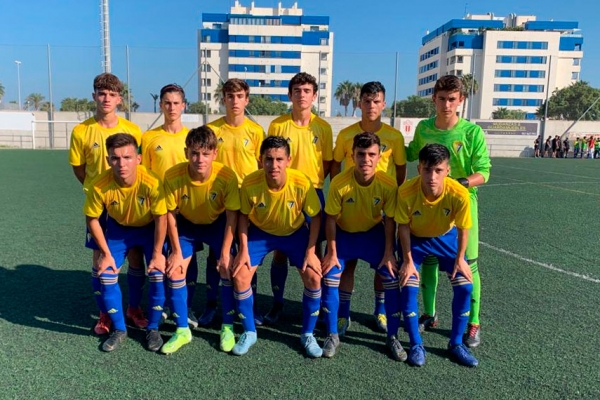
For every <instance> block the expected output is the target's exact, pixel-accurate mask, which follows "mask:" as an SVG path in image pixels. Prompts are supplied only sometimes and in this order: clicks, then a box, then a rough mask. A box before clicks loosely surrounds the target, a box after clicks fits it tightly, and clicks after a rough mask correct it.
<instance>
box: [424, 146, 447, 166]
mask: <svg viewBox="0 0 600 400" xmlns="http://www.w3.org/2000/svg"><path fill="white" fill-rule="evenodd" d="M448 160H450V151H448V148H447V147H446V146H443V145H441V144H438V143H430V144H426V145H425V147H423V148H422V149H421V151H419V163H420V164H423V165H425V166H426V167H435V166H436V165H438V164H440V163H442V162H444V161H448Z"/></svg>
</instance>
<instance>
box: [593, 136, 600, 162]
mask: <svg viewBox="0 0 600 400" xmlns="http://www.w3.org/2000/svg"><path fill="white" fill-rule="evenodd" d="M598 157H600V137H596V143H594V158H598Z"/></svg>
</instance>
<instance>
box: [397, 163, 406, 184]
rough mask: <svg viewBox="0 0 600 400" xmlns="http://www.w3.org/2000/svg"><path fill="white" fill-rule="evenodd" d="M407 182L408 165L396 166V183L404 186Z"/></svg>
mask: <svg viewBox="0 0 600 400" xmlns="http://www.w3.org/2000/svg"><path fill="white" fill-rule="evenodd" d="M405 180H406V164H404V165H396V183H397V184H398V186H400V185H402V184H403V183H404V181H405Z"/></svg>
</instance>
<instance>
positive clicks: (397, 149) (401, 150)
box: [393, 133, 406, 165]
mask: <svg viewBox="0 0 600 400" xmlns="http://www.w3.org/2000/svg"><path fill="white" fill-rule="evenodd" d="M398 136H399V137H398V140H396V143H395V146H394V149H393V154H394V164H396V165H405V164H406V148H405V147H404V136H402V134H401V133H399V134H398Z"/></svg>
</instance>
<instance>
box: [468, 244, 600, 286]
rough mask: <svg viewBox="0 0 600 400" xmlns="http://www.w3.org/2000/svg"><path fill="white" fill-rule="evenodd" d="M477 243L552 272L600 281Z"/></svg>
mask: <svg viewBox="0 0 600 400" xmlns="http://www.w3.org/2000/svg"><path fill="white" fill-rule="evenodd" d="M479 244H480V245H482V246H484V247H487V248H489V249H492V250H494V251H497V252H498V253H502V254H506V255H507V256H511V257H513V258H516V259H517V260H521V261H525V262H528V263H530V264H533V265H537V266H539V267H543V268H546V269H549V270H551V271H554V272H560V273H562V274H565V275H569V276H573V277H575V278H579V279H583V280H586V281H589V282H594V283H600V279H596V278H593V277H591V276H588V275H583V274H578V273H577V272H571V271H566V270H564V269H562V268H558V267H555V266H554V265H550V264H546V263H542V262H539V261H535V260H532V259H530V258H527V257H523V256H520V255H518V254H515V253H513V252H511V251H508V250H504V249H501V248H499V247H496V246H492V245H491V244H488V243H485V242H479Z"/></svg>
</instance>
